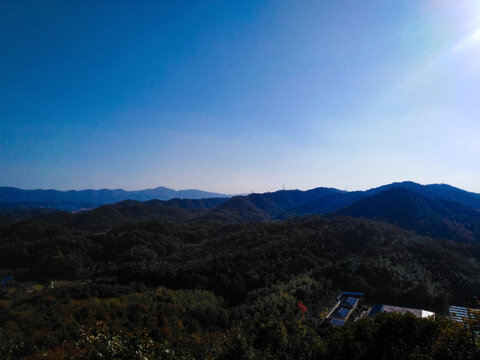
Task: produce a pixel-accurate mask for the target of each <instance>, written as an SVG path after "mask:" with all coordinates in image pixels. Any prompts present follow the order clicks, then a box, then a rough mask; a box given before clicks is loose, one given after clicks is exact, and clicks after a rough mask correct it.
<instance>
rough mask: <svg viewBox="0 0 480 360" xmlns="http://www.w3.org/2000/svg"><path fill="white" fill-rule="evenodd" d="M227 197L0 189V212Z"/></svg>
mask: <svg viewBox="0 0 480 360" xmlns="http://www.w3.org/2000/svg"><path fill="white" fill-rule="evenodd" d="M226 196H227V195H223V194H218V193H212V192H207V191H202V190H196V189H187V190H173V189H169V188H166V187H163V186H160V187H156V188H153V189H146V190H135V191H127V190H123V189H114V190H110V189H101V190H92V189H87V190H79V191H77V190H69V191H59V190H40V189H38V190H23V189H18V188H15V187H0V208H9V207H10V208H12V207H15V206H18V205H20V204H23V205H30V206H35V207H48V208H56V209H64V210H75V209H81V208H93V207H97V206H100V205H105V204H113V203H116V202H119V201H123V200H138V201H147V200H153V199H158V200H170V199H174V198H186V199H203V198H212V197H226Z"/></svg>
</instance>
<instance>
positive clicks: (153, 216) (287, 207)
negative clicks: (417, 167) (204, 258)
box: [0, 182, 480, 241]
mask: <svg viewBox="0 0 480 360" xmlns="http://www.w3.org/2000/svg"><path fill="white" fill-rule="evenodd" d="M5 213H6V212H4V213H3V214H4V221H3V222H4V223H6V222H8V221H6V220H5V218H6V217H5ZM7 213H8V212H7ZM25 213H26V215H25V217H24V218H31V217H33V218H34V219H35V220H39V221H44V222H49V223H55V224H58V225H63V226H69V227H75V228H78V229H84V230H93V231H103V230H106V229H108V228H113V227H117V226H124V225H130V224H132V223H138V222H144V221H167V222H189V221H220V222H229V223H241V222H255V221H276V220H282V219H286V218H291V217H297V216H306V215H318V214H320V215H325V216H328V217H339V216H352V217H358V218H367V219H373V220H377V221H383V222H387V223H391V224H394V225H397V226H399V227H402V228H405V229H407V230H410V231H415V232H417V233H418V234H420V235H426V236H431V237H434V238H443V239H451V240H456V241H480V194H476V193H471V192H467V191H464V190H461V189H458V188H454V187H452V186H449V185H444V184H438V185H420V184H417V183H413V182H403V183H393V184H389V185H384V186H381V187H378V188H374V189H370V190H367V191H352V192H348V191H342V190H337V189H333V188H316V189H312V190H308V191H300V190H281V191H277V192H271V193H264V194H250V195H246V196H234V197H232V198H226V197H217V198H206V199H179V198H176V199H171V200H168V201H161V200H149V201H145V202H141V201H134V200H128V201H122V202H118V203H115V204H109V205H104V206H100V207H98V208H96V209H93V210H89V211H81V212H79V213H70V212H64V211H60V212H58V211H57V212H54V213H51V212H46V211H43V212H34V211H31V209H30V210H29V211H25ZM14 214H15V217H14V218H13V219H14V220H16V221H19V220H22V217H21V214H22V212H21V211H16V212H14ZM1 220H2V218H1V217H0V222H1ZM7 220H8V218H7ZM10 222H12V221H10Z"/></svg>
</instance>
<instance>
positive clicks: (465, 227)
mask: <svg viewBox="0 0 480 360" xmlns="http://www.w3.org/2000/svg"><path fill="white" fill-rule="evenodd" d="M332 215H334V216H353V217H361V218H367V219H374V220H379V221H385V222H388V223H392V224H395V225H398V226H401V227H403V228H405V229H409V230H414V231H416V232H417V233H419V234H422V235H427V236H431V237H434V238H439V239H442V238H445V239H451V240H456V241H480V211H479V210H475V209H473V208H471V207H468V206H465V205H463V204H460V203H458V202H453V201H450V200H442V199H432V198H427V197H424V196H421V195H419V193H418V192H413V191H411V190H410V189H409V188H408V187H392V188H389V189H387V190H385V191H383V192H380V193H377V194H375V195H372V196H369V197H366V198H363V199H361V200H359V201H357V202H355V203H354V204H352V205H350V206H347V207H346V208H344V209H341V210H339V211H337V212H334V213H333V214H332Z"/></svg>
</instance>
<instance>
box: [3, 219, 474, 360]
mask: <svg viewBox="0 0 480 360" xmlns="http://www.w3.org/2000/svg"><path fill="white" fill-rule="evenodd" d="M353 263H355V264H357V268H356V269H353V270H352V268H351V267H349V266H350V265H351V264H353ZM0 264H1V266H0V274H1V275H2V276H5V275H10V276H13V278H14V279H15V280H14V282H12V283H11V284H9V285H8V287H1V286H0V311H1V314H2V316H0V329H1V330H0V334H1V335H2V337H1V338H0V345H1V346H3V348H2V349H9V351H11V353H12V354H16V355H15V356H16V357H14V358H21V357H22V356H27V355H31V354H32V353H40V352H41V353H42V354H43V353H45V352H46V351H48V354H52V355H51V357H50V358H52V359H53V358H55V357H53V356H54V354H58V351H60V350H59V349H61V350H62V353H66V354H70V351H73V350H74V349H75V351H77V350H76V349H89V346H93V347H94V349H96V351H100V350H101V349H103V348H104V347H102V344H103V343H102V342H100V341H103V340H102V339H110V338H111V339H112V341H111V342H110V343H112V344H117V343H118V342H119V341H122V342H121V343H122V344H129V345H128V349H132V348H133V349H137V348H138V346H139V344H143V341H146V342H148V343H149V344H158V345H156V346H160V348H159V351H162V352H163V353H164V350H165V349H167V350H169V351H176V352H180V353H182V354H185V353H188V354H190V353H191V354H193V355H192V356H191V357H189V359H195V358H198V357H199V356H198V354H201V356H200V358H208V357H212V358H215V357H213V355H212V354H220V355H221V356H222V357H220V355H218V356H217V358H219V359H238V358H239V355H241V356H242V357H240V358H243V359H258V360H260V359H266V358H271V359H279V358H282V356H281V354H282V353H285V354H288V357H286V359H309V360H314V359H332V358H338V359H342V358H344V357H345V352H347V353H348V352H352V351H353V352H354V353H358V351H362V353H363V354H365V355H364V356H363V357H362V358H363V359H371V358H375V357H372V356H370V355H368V354H369V352H373V353H374V354H384V353H383V352H382V351H383V350H381V348H379V345H378V343H377V341H380V343H382V342H381V341H383V340H381V339H382V338H383V339H385V336H387V334H388V336H389V337H391V339H390V338H389V340H388V343H389V344H393V343H396V341H398V342H399V343H400V344H407V345H408V349H407V350H408V352H407V353H408V354H410V353H412V352H413V353H415V352H418V351H419V349H423V350H422V351H424V352H426V353H431V352H432V351H433V350H432V349H433V346H434V344H437V345H436V346H440V344H443V342H442V341H440V342H438V341H436V339H438V338H439V336H441V334H442V333H448V334H449V336H450V339H452V338H453V337H454V338H455V339H457V337H458V339H465V336H464V335H463V332H461V331H460V330H458V329H457V328H455V327H452V326H453V325H450V323H449V322H448V321H446V320H438V321H433V320H416V319H415V318H414V317H409V316H408V315H407V316H406V317H399V316H390V317H388V316H387V317H382V316H380V317H378V318H375V319H369V318H367V319H364V320H361V321H359V322H357V323H354V322H352V323H351V324H350V325H349V326H347V327H345V328H343V329H335V328H331V327H329V326H326V324H322V322H321V318H322V315H321V314H322V313H324V312H325V311H326V309H328V307H329V306H331V305H332V304H334V302H335V296H336V295H337V294H338V293H339V292H340V291H342V290H350V291H361V292H364V293H365V298H364V301H365V302H366V303H367V304H374V303H387V304H393V305H401V306H410V307H415V308H422V309H428V310H433V311H436V312H437V313H440V314H443V313H445V311H446V310H447V308H448V305H449V304H456V305H468V304H471V303H472V301H473V299H475V297H478V296H480V265H479V264H480V244H478V243H476V244H466V243H454V242H448V241H438V240H433V239H430V238H426V237H420V236H418V235H416V234H413V233H411V232H408V231H406V230H403V229H400V228H398V227H395V226H393V225H388V224H385V223H379V222H375V221H370V220H364V219H354V218H350V217H347V218H335V219H325V218H322V217H318V216H316V217H304V218H296V219H292V220H285V221H279V222H258V223H249V224H224V223H219V222H213V223H212V222H207V221H202V222H198V221H197V222H192V223H165V222H156V221H149V222H142V223H137V224H135V225H134V226H130V225H128V226H122V227H120V228H113V229H111V230H109V231H107V232H103V233H96V234H94V233H89V232H79V231H76V230H73V229H70V228H66V227H63V226H56V225H49V224H42V223H38V222H32V221H30V222H23V223H18V224H14V225H11V226H9V227H6V228H3V230H0ZM51 280H55V288H54V289H48V288H47V287H45V288H43V289H42V285H40V284H50V281H51ZM300 305H301V306H302V307H301V309H306V310H305V312H306V314H303V315H302V312H301V311H300V310H299V307H300ZM77 329H80V331H79V330H77ZM145 329H146V330H145ZM355 329H358V331H359V334H356V335H352V334H350V335H349V333H348V331H357V330H355ZM400 329H402V330H400ZM422 329H423V330H422ZM399 331H401V334H400V335H399V334H398V332H399ZM424 332H425V333H424ZM410 333H414V334H417V335H415V336H413V338H411V339H410V337H409V336H407V335H406V334H410ZM122 334H123V335H122ZM366 334H369V335H368V336H367V335H366ZM418 334H423V335H418ZM428 334H429V335H428ZM125 336H126V337H125ZM279 336H280V340H279V338H278V337H279ZM349 336H350V338H352V336H353V337H354V339H356V340H355V346H354V347H351V346H350V345H349V342H348V341H344V340H342V339H345V337H346V338H349ZM97 338H98V339H100V340H99V342H98V343H94V344H92V343H91V341H95V339H97ZM417 338H418V339H417ZM79 339H80V340H79ZM114 339H116V340H114ZM119 339H124V340H119ZM128 339H130V340H128ZM142 339H143V340H142ZM374 339H376V340H374ZM407 339H408V340H407ZM79 341H81V342H80V343H79ZM115 341H116V342H115ZM129 341H131V342H132V343H130V342H129ZM278 341H281V344H283V345H278ZM11 344H15V345H16V347H12V345H11ZM89 344H90V345H89ZM160 344H163V345H160ZM272 344H273V345H272ZM338 344H341V348H337V345H338ZM462 344H464V343H462ZM125 346H127V345H125ZM405 346H406V345H403V346H402V347H400V348H399V349H400V350H398V351H399V354H402V355H403V354H404V353H405V351H407V350H406V349H405ZM449 346H450V347H451V346H453V345H451V344H450V345H449ZM455 346H457V345H455ZM458 346H460V345H458ZM462 346H463V347H464V346H465V345H462ZM156 348H157V347H156ZM461 348H462V347H461ZM461 348H460V349H461ZM143 349H145V348H143ZM242 349H243V350H242ZM249 349H250V350H249ZM282 349H283V350H282ZM442 349H443V348H442V347H440V348H439V349H437V350H435V351H439V352H440V353H441V352H442V351H443V350H442ZM125 351H128V350H125ZM212 351H215V352H213V353H212ZM304 351H305V353H304ZM379 351H380V352H379ZM249 353H255V354H257V355H256V356H255V357H252V356H250V357H247V355H248V354H249ZM245 354H247V355H245ZM299 354H302V355H299ZM335 354H337V355H335ZM391 354H392V353H391V351H390V352H389V351H387V353H385V354H384V355H382V356H383V357H382V358H392V355H391ZM455 354H457V353H455ZM244 355H245V356H244ZM397 355H398V354H397ZM39 356H40V355H39ZM41 356H43V355H41ZM66 358H74V357H69V356H67V357H66ZM87 358H88V357H86V358H85V359H87ZM147 358H149V357H147ZM156 358H157V357H152V359H156ZM159 358H162V357H159ZM393 358H401V357H397V356H395V357H393Z"/></svg>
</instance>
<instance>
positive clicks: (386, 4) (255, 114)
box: [0, 0, 480, 194]
mask: <svg viewBox="0 0 480 360" xmlns="http://www.w3.org/2000/svg"><path fill="white" fill-rule="evenodd" d="M0 33H1V34H2V36H1V37H0V51H1V53H2V56H1V57H0V98H1V99H2V101H0V169H1V171H0V186H14V187H18V188H24V189H35V188H43V189H46V188H53V189H59V190H70V189H89V188H93V189H95V188H97V189H98V188H110V189H116V188H123V189H126V190H138V189H147V188H153V187H157V186H165V187H169V188H173V189H189V188H196V189H201V190H204V191H211V192H218V193H224V194H240V193H250V192H251V191H252V190H253V191H254V192H266V191H276V190H279V189H282V187H283V185H285V188H286V189H292V188H298V189H302V190H306V189H311V188H315V187H319V186H325V187H335V188H339V189H347V188H348V189H349V190H356V189H359V190H365V189H368V188H373V187H376V186H380V185H384V184H388V183H392V182H399V181H405V180H409V181H414V182H418V183H422V184H430V183H446V184H449V185H452V186H455V187H459V188H462V189H465V190H468V191H472V192H476V193H480V146H479V145H478V139H480V121H478V119H480V106H478V104H480V67H479V66H478V64H479V63H480V50H479V49H480V2H478V1H474V0H465V1H461V2H452V1H448V0H426V1H422V2H419V1H415V0H405V1H402V2H398V1H393V0H371V1H363V2H358V1H353V0H340V1H322V2H313V1H296V2H275V1H267V2H262V3H259V2H256V1H242V2H217V1H208V2H154V3H148V4H142V6H140V5H139V4H138V3H135V2H130V1H119V2H115V3H113V2H96V1H83V2H79V3H73V2H63V1H51V2H29V1H5V2H2V3H1V4H0Z"/></svg>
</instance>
